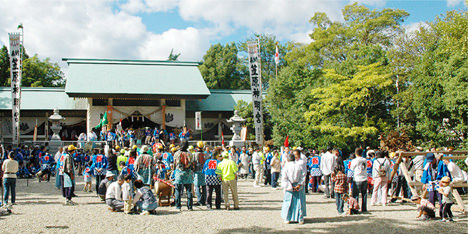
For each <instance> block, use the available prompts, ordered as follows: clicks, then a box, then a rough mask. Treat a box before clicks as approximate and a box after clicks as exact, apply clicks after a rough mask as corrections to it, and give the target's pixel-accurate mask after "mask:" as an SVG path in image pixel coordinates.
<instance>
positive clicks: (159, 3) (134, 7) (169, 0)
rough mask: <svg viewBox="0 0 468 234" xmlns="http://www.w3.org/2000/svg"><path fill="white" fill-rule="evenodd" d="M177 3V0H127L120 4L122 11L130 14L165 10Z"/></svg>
mask: <svg viewBox="0 0 468 234" xmlns="http://www.w3.org/2000/svg"><path fill="white" fill-rule="evenodd" d="M178 4H179V1H178V0H128V1H127V2H124V3H123V4H121V5H120V8H121V9H122V10H123V11H126V12H128V13H131V14H136V13H153V12H165V11H168V10H171V9H173V8H175V7H177V5H178Z"/></svg>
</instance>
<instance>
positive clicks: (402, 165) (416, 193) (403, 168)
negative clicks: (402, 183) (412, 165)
mask: <svg viewBox="0 0 468 234" xmlns="http://www.w3.org/2000/svg"><path fill="white" fill-rule="evenodd" d="M400 168H401V172H403V175H404V176H405V179H406V183H407V184H408V187H409V188H410V189H411V193H412V194H413V196H415V195H419V194H418V191H417V190H416V189H415V188H414V185H413V184H411V183H410V182H411V177H410V176H409V173H408V168H406V164H404V163H402V164H401V165H400Z"/></svg>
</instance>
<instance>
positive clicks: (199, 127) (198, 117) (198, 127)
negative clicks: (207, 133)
mask: <svg viewBox="0 0 468 234" xmlns="http://www.w3.org/2000/svg"><path fill="white" fill-rule="evenodd" d="M195 130H202V123H201V111H197V112H195Z"/></svg>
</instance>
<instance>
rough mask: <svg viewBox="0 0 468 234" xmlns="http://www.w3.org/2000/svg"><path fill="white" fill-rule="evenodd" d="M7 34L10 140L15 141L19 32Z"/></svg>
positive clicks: (17, 116) (18, 106)
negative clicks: (8, 37) (9, 79)
mask: <svg viewBox="0 0 468 234" xmlns="http://www.w3.org/2000/svg"><path fill="white" fill-rule="evenodd" d="M8 35H9V36H10V70H11V71H10V77H11V101H12V103H11V114H12V123H11V124H12V133H13V134H12V140H13V142H14V143H17V142H19V135H20V103H21V70H22V64H21V35H20V33H9V34H8Z"/></svg>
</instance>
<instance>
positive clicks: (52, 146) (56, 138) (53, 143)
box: [49, 108, 65, 155]
mask: <svg viewBox="0 0 468 234" xmlns="http://www.w3.org/2000/svg"><path fill="white" fill-rule="evenodd" d="M49 120H50V121H51V122H52V126H51V127H50V129H51V130H52V132H53V133H54V134H53V135H52V138H51V139H50V142H49V152H50V153H51V154H52V155H54V154H55V153H56V152H57V151H58V149H59V147H61V146H62V140H61V139H60V135H59V134H60V130H62V126H61V125H60V123H61V121H63V120H65V118H63V117H62V116H61V115H60V114H59V110H58V109H57V108H56V109H54V114H53V115H51V116H50V117H49Z"/></svg>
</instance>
